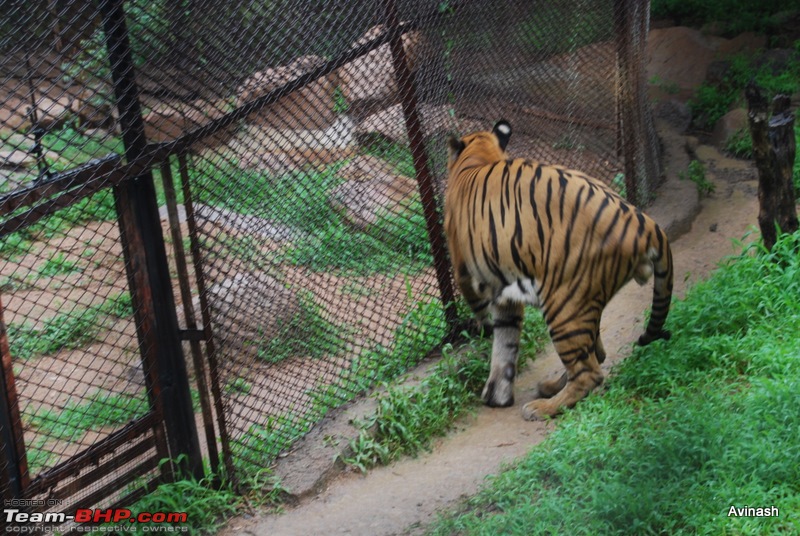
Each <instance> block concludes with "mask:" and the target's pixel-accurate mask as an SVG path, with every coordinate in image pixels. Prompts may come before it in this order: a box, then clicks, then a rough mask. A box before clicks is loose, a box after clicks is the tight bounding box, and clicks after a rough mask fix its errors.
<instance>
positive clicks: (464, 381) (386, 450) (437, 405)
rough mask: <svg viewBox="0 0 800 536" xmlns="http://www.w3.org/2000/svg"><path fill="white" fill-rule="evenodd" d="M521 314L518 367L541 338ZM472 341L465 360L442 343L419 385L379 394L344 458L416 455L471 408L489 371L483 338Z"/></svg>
mask: <svg viewBox="0 0 800 536" xmlns="http://www.w3.org/2000/svg"><path fill="white" fill-rule="evenodd" d="M526 317H527V323H528V324H529V325H530V326H529V329H527V330H523V338H522V341H521V352H520V363H519V366H520V367H522V366H524V364H525V361H526V359H528V358H530V357H532V356H533V355H535V354H536V352H538V350H539V349H540V348H541V347H542V343H543V341H544V340H545V338H546V328H545V324H544V320H543V319H542V317H541V315H540V314H539V313H538V312H536V311H534V310H533V309H531V310H529V312H528V314H527V315H526ZM473 343H474V344H476V345H477V347H478V348H480V350H476V347H475V346H473V347H471V348H470V350H471V351H467V352H463V353H464V354H466V355H467V357H466V358H462V357H459V356H457V355H456V352H454V351H453V348H452V346H449V345H448V346H445V348H443V350H442V356H443V357H442V359H441V360H440V361H439V362H438V363H437V364H436V366H435V367H434V369H433V371H432V372H431V373H430V374H429V375H427V376H426V377H425V378H424V379H422V380H421V381H420V382H419V384H417V385H415V386H413V387H407V386H403V385H401V386H398V387H389V388H387V390H386V392H384V393H382V394H380V395H379V396H378V407H377V409H376V412H375V414H373V415H371V416H370V417H368V418H367V419H366V420H364V421H363V422H361V423H359V427H360V428H361V430H360V431H359V435H358V437H356V438H355V439H354V440H352V441H351V442H350V451H351V452H352V454H351V455H350V456H348V457H347V458H345V459H344V462H345V463H347V464H349V465H352V466H354V467H356V468H358V469H359V470H361V471H366V470H367V469H369V468H370V467H372V466H373V465H376V464H378V463H382V464H385V463H387V462H389V461H391V460H394V459H396V458H397V457H399V456H401V455H416V454H417V453H418V452H420V451H421V450H423V449H426V448H428V446H429V445H430V442H431V440H432V438H434V437H436V436H438V435H441V434H442V433H443V432H444V431H446V430H447V429H448V428H449V427H450V426H451V425H452V423H453V421H454V420H455V419H456V418H457V417H458V416H460V415H461V414H462V413H463V412H464V411H466V410H468V409H469V408H471V407H473V405H474V403H475V402H477V396H476V393H477V392H479V390H480V388H481V386H482V385H483V382H485V381H486V378H487V376H488V373H489V361H488V360H487V359H486V357H485V355H486V353H488V352H490V349H489V346H490V343H489V341H488V340H481V341H473Z"/></svg>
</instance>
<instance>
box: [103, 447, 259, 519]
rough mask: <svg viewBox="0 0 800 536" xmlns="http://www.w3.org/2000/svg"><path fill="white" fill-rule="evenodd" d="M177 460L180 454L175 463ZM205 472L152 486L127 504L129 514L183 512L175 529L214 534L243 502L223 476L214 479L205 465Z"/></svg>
mask: <svg viewBox="0 0 800 536" xmlns="http://www.w3.org/2000/svg"><path fill="white" fill-rule="evenodd" d="M180 461H181V458H179V459H178V461H177V462H176V464H175V465H177V464H178V463H179V462H180ZM169 463H170V461H169V460H162V461H161V463H160V464H159V465H164V464H169ZM206 474H208V475H209V476H208V477H206V478H202V479H200V480H197V479H195V478H181V479H178V480H177V481H175V482H167V483H164V484H160V485H159V486H158V487H157V488H156V489H155V490H153V491H152V492H150V493H148V494H147V495H145V496H143V497H142V498H140V499H139V500H137V501H136V502H135V503H134V504H132V505H130V507H129V509H130V511H131V517H136V516H137V515H139V514H140V513H142V512H149V513H153V512H181V513H186V522H185V523H184V522H180V523H178V524H176V525H175V527H174V528H175V529H177V530H179V531H185V532H186V533H188V534H214V533H215V532H216V530H217V529H219V528H220V527H221V526H222V525H223V524H224V520H225V518H226V517H231V516H233V515H234V514H236V512H237V510H238V509H239V508H240V507H241V506H242V505H243V504H244V503H245V498H244V497H242V496H241V495H239V494H238V493H237V492H236V490H234V488H233V486H232V485H231V482H230V481H229V480H227V479H226V478H221V479H219V482H216V483H215V478H214V475H213V474H211V473H210V471H208V469H206ZM167 528H172V527H170V526H169V525H165V524H164V523H158V524H156V523H141V524H137V525H136V530H137V531H143V532H148V531H152V532H162V531H164V530H165V529H167ZM109 529H110V527H109ZM109 531H111V530H109Z"/></svg>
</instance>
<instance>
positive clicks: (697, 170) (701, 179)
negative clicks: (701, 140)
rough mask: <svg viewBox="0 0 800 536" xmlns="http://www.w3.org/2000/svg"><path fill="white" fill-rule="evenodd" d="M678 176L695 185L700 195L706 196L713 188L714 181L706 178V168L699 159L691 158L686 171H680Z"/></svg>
mask: <svg viewBox="0 0 800 536" xmlns="http://www.w3.org/2000/svg"><path fill="white" fill-rule="evenodd" d="M678 177H679V178H680V179H681V180H686V179H689V180H690V181H692V182H693V183H694V184H695V185H696V186H697V191H698V192H699V193H700V196H701V197H702V196H706V195H709V194H710V193H712V192H713V191H714V189H715V186H714V183H713V182H710V181H709V180H708V179H707V178H706V170H705V167H703V163H702V162H700V161H699V160H692V161H691V162H689V169H688V171H687V173H680V174H678Z"/></svg>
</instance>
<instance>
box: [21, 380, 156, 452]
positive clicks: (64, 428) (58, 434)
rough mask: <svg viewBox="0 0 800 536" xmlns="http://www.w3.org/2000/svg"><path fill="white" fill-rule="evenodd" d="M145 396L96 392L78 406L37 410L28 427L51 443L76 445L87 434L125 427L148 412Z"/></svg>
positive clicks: (71, 405) (69, 405)
mask: <svg viewBox="0 0 800 536" xmlns="http://www.w3.org/2000/svg"><path fill="white" fill-rule="evenodd" d="M148 407H149V406H148V405H147V401H146V399H145V392H144V391H142V392H140V393H138V394H135V395H133V394H127V393H109V392H104V391H97V392H95V393H93V394H92V395H90V396H89V397H87V398H86V399H83V400H81V401H79V402H74V401H69V402H67V404H66V406H64V409H63V410H61V411H58V410H56V409H54V408H39V410H37V411H35V412H34V414H33V415H32V416H31V419H30V425H31V426H32V427H33V428H35V429H36V430H37V431H38V433H40V434H42V435H45V436H47V437H48V438H51V439H63V440H67V441H71V442H78V441H80V438H81V437H83V435H84V434H86V433H87V432H88V431H90V430H99V429H101V428H103V427H104V426H111V425H114V424H124V423H126V422H128V421H130V420H132V419H135V418H136V417H138V416H141V415H143V414H144V413H145V412H146V411H147V410H148Z"/></svg>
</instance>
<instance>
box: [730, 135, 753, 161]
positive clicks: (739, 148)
mask: <svg viewBox="0 0 800 536" xmlns="http://www.w3.org/2000/svg"><path fill="white" fill-rule="evenodd" d="M725 150H726V151H727V152H728V153H730V154H732V155H733V156H735V157H737V158H752V157H753V138H751V137H750V131H749V129H747V128H742V129H739V130H737V131H736V132H734V133H733V134H732V135H731V137H730V138H728V139H727V141H726V142H725Z"/></svg>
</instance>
